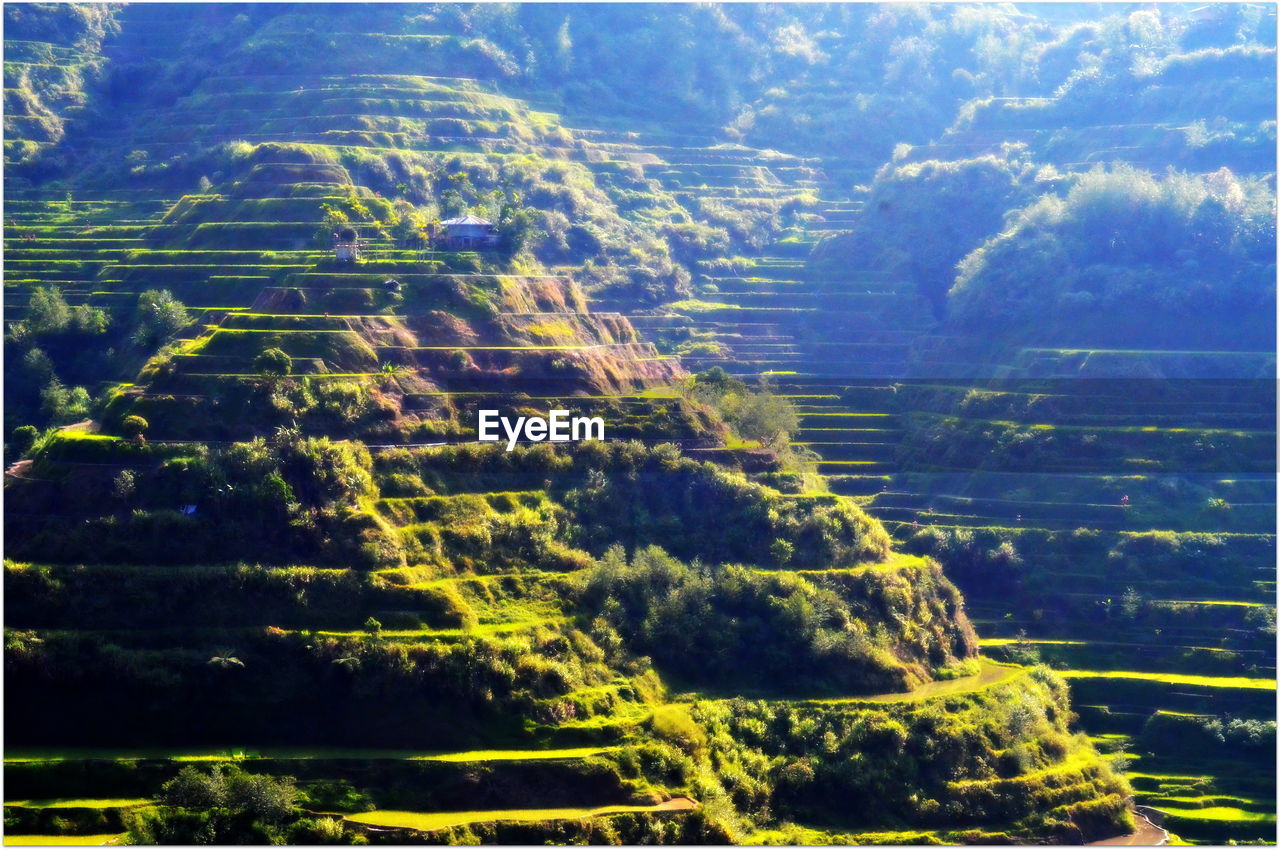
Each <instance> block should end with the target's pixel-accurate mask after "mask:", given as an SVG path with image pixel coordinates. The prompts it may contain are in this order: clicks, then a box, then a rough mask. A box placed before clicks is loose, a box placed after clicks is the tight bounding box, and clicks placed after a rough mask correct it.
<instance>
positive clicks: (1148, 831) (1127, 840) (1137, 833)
mask: <svg viewBox="0 0 1280 850" xmlns="http://www.w3.org/2000/svg"><path fill="white" fill-rule="evenodd" d="M1133 824H1134V831H1133V832H1131V833H1129V834H1128V835H1117V836H1115V837H1114V838H1104V839H1102V840H1101V841H1090V842H1089V846H1090V847H1094V846H1099V847H1101V846H1120V847H1159V846H1162V845H1165V844H1168V843H1169V831H1168V830H1167V829H1165V828H1164V827H1160V826H1156V825H1155V824H1154V823H1152V822H1151V821H1150V820H1149V819H1148V818H1147V816H1146V815H1144V814H1142V812H1138V811H1135V812H1134V813H1133Z"/></svg>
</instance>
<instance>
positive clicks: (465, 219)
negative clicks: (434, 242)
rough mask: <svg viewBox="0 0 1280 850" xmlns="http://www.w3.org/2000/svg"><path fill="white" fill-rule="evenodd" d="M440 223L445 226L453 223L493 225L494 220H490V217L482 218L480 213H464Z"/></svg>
mask: <svg viewBox="0 0 1280 850" xmlns="http://www.w3.org/2000/svg"><path fill="white" fill-rule="evenodd" d="M440 223H441V224H443V225H444V226H445V227H448V226H450V225H453V224H485V225H490V226H492V225H493V222H492V221H489V219H487V218H481V217H480V216H478V215H464V216H462V217H461V218H450V219H446V220H444V221H442V222H440Z"/></svg>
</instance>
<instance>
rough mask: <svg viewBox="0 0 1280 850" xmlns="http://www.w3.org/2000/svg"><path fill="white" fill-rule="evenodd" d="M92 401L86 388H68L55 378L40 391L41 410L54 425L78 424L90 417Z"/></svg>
mask: <svg viewBox="0 0 1280 850" xmlns="http://www.w3.org/2000/svg"><path fill="white" fill-rule="evenodd" d="M91 403H92V400H91V399H90V398H89V391H88V390H86V389H85V388H84V387H71V388H70V389H68V388H67V387H65V386H63V385H62V382H61V381H59V380H58V379H57V378H54V379H53V380H52V381H50V382H49V384H48V385H47V386H46V387H45V388H44V389H43V390H41V391H40V409H41V410H42V411H44V413H45V415H47V416H48V417H49V418H50V419H51V420H52V421H53V422H54V424H57V425H65V424H67V423H69V422H77V421H79V420H81V419H84V418H86V417H87V416H88V415H89V406H90V404H91Z"/></svg>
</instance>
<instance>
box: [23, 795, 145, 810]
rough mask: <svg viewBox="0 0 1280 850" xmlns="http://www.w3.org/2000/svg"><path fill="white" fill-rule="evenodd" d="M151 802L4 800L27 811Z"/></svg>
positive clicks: (135, 799) (136, 799)
mask: <svg viewBox="0 0 1280 850" xmlns="http://www.w3.org/2000/svg"><path fill="white" fill-rule="evenodd" d="M150 802H151V800H148V799H146V798H144V797H116V798H110V799H74V798H62V799H57V800H6V801H5V803H4V804H5V805H6V806H22V807H23V808H29V809H114V808H117V807H123V806H144V805H147V804H149V803H150Z"/></svg>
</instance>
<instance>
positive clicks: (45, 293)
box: [26, 286, 71, 334]
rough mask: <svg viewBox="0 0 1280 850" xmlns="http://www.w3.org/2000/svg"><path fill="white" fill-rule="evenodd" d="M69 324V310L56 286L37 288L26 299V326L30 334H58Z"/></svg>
mask: <svg viewBox="0 0 1280 850" xmlns="http://www.w3.org/2000/svg"><path fill="white" fill-rule="evenodd" d="M70 322H71V308H70V307H68V306H67V302H66V300H65V299H64V298H63V297H62V290H61V289H59V288H58V287H56V286H51V287H49V288H48V289H46V288H44V287H43V286H37V287H36V288H35V289H33V290H31V297H30V298H28V299H27V318H26V326H27V328H28V329H30V330H31V332H32V333H36V334H47V333H58V332H59V331H62V330H65V329H66V327H67V325H68V324H70Z"/></svg>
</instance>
